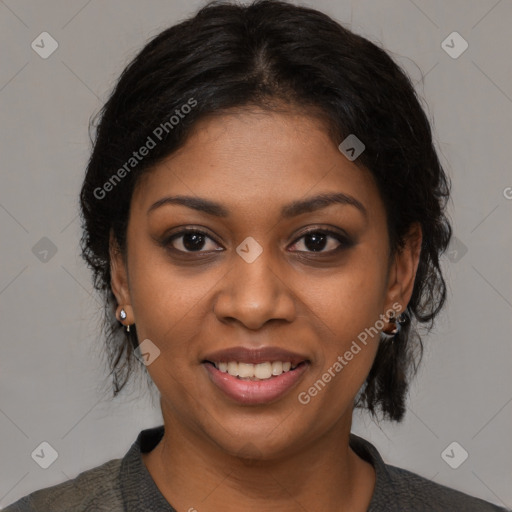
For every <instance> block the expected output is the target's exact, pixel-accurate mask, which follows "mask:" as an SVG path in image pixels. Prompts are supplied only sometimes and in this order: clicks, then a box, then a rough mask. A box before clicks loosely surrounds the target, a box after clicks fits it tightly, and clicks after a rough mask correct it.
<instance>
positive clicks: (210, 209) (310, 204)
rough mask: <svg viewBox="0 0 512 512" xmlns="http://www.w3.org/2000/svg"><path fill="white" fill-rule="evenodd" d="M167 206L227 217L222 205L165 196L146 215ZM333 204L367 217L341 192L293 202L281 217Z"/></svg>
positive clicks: (207, 200) (194, 199)
mask: <svg viewBox="0 0 512 512" xmlns="http://www.w3.org/2000/svg"><path fill="white" fill-rule="evenodd" d="M167 204H177V205H182V206H186V207H187V208H191V209H193V210H197V211H200V212H204V213H206V214H208V215H212V216H214V217H229V210H228V209H227V208H226V207H224V206H223V205H222V204H220V203H217V202H215V201H211V200H210V199H204V198H200V197H193V196H166V197H163V198H162V199H159V200H158V201H156V202H155V203H153V204H152V205H151V206H150V207H149V209H148V212H147V213H148V215H149V213H151V212H152V211H154V210H156V209H157V208H160V207H161V206H164V205H167ZM333 204H341V205H348V206H353V207H355V208H357V209H358V210H359V211H360V212H361V213H362V214H363V215H364V216H365V217H368V211H367V210H366V208H365V207H364V205H363V204H362V203H361V202H360V201H358V200H357V199H356V198H355V197H352V196H350V195H347V194H343V193H341V192H337V193H330V194H327V193H325V194H319V195H316V196H313V197H309V198H307V199H302V200H297V201H293V202H291V203H289V204H287V205H285V206H283V207H282V208H281V216H282V217H284V218H290V217H296V216H298V215H301V214H303V213H310V212H314V211H316V210H321V209H323V208H327V207H328V206H331V205H333Z"/></svg>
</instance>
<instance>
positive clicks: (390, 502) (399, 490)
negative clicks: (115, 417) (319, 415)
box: [3, 425, 507, 512]
mask: <svg viewBox="0 0 512 512" xmlns="http://www.w3.org/2000/svg"><path fill="white" fill-rule="evenodd" d="M163 433H164V427H163V425H162V426H159V427H154V428H150V429H146V430H142V431H141V432H140V433H139V435H138V437H137V440H136V441H135V442H134V443H133V444H132V446H131V448H130V449H129V450H128V452H127V453H126V455H125V456H124V457H123V458H122V459H113V460H110V461H109V462H106V463H104V464H102V465H101V466H97V467H95V468H92V469H89V470H87V471H84V472H82V473H80V474H79V475H78V476H77V477H76V478H74V479H72V480H68V481H67V482H63V483H61V484H57V485H54V486H52V487H47V488H45V489H40V490H38V491H35V492H33V493H31V494H29V495H27V496H25V497H24V498H21V499H20V500H18V501H16V502H15V503H13V504H11V505H9V506H8V507H7V508H5V509H4V510H3V512H176V510H175V509H174V508H173V507H172V506H171V505H170V504H169V503H168V502H167V501H166V499H165V498H164V497H163V495H162V494H161V492H160V491H159V490H158V487H157V486H156V484H155V482H154V481H153V479H152V478H151V475H150V474H149V472H148V470H147V468H146V466H145V465H144V462H143V461H142V457H141V452H149V451H151V450H152V449H153V448H154V447H155V446H156V445H157V444H158V442H159V441H160V439H161V438H162V436H163ZM350 446H351V447H352V449H353V450H354V451H355V452H356V453H357V454H358V455H359V456H360V457H362V458H363V459H365V460H367V461H368V462H370V463H371V464H372V465H373V467H374V468H375V472H376V483H375V490H374V493H373V497H372V501H371V503H370V507H369V509H368V512H381V511H386V512H393V511H399V512H404V511H414V512H422V511H425V512H426V511H429V512H441V511H443V512H444V511H450V512H454V511H456V512H459V511H460V512H472V511H475V512H476V511H478V512H487V511H488V512H492V511H494V512H499V511H501V512H507V509H504V508H501V507H498V506H496V505H493V504H491V503H488V502H486V501H483V500H480V499H478V498H474V497H471V496H469V495H467V494H464V493H462V492H459V491H456V490H454V489H450V488H449V487H445V486H443V485H440V484H437V483H434V482H432V481H430V480H428V479H426V478H423V477H421V476H419V475H416V474H414V473H411V472H410V471H407V470H404V469H400V468H397V467H394V466H390V465H388V464H385V463H384V461H383V460H382V457H381V456H380V454H379V452H378V451H377V449H376V448H375V447H374V446H373V445H372V444H371V443H369V442H368V441H366V440H364V439H362V438H360V437H358V436H356V435H354V434H350ZM312 512H313V511H312Z"/></svg>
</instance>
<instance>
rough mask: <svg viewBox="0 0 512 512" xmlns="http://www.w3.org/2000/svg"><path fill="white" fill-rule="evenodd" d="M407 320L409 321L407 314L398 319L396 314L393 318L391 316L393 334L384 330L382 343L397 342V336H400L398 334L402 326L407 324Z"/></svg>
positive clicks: (402, 314)
mask: <svg viewBox="0 0 512 512" xmlns="http://www.w3.org/2000/svg"><path fill="white" fill-rule="evenodd" d="M407 320H408V317H407V315H406V314H405V312H403V313H401V314H400V316H399V317H398V318H396V317H395V314H394V313H393V316H391V317H390V318H389V322H390V323H391V324H392V325H393V329H392V330H391V332H387V331H384V330H383V331H381V337H382V341H384V342H393V341H394V340H395V338H396V336H397V335H398V333H399V332H400V330H401V328H402V324H404V323H405V322H407Z"/></svg>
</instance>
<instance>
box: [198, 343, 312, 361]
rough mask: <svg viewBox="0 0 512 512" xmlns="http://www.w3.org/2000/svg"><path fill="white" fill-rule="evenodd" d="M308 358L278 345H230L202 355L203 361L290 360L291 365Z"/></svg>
mask: <svg viewBox="0 0 512 512" xmlns="http://www.w3.org/2000/svg"><path fill="white" fill-rule="evenodd" d="M307 360H308V358H307V357H306V356H304V355H301V354H297V353H295V352H290V351H289V350H285V349H283V348H279V347H261V348H246V347H232V348H225V349H223V350H217V351H216V352H211V353H209V354H207V355H206V356H205V357H204V360H203V362H204V361H209V362H211V363H219V362H229V361H237V362H239V363H247V364H258V363H265V362H267V361H269V362H274V361H283V362H286V361H290V362H291V363H292V365H298V364H299V363H302V362H303V361H307Z"/></svg>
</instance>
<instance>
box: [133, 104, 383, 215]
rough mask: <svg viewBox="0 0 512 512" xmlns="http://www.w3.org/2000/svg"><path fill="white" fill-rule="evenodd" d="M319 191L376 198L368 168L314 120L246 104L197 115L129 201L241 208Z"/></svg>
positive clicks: (372, 201) (271, 205)
mask: <svg viewBox="0 0 512 512" xmlns="http://www.w3.org/2000/svg"><path fill="white" fill-rule="evenodd" d="M326 192H341V193H344V194H347V195H350V196H352V197H355V198H356V199H357V200H359V201H360V202H361V203H363V204H365V205H366V206H367V207H368V209H371V208H372V207H373V206H374V205H375V203H376V202H378V200H379V198H378V190H377V188H376V186H375V183H374V181H373V178H372V176H371V174H370V172H369V171H368V170H366V169H364V168H362V167H358V166H357V165H356V164H355V163H354V162H350V161H349V160H348V159H347V158H346V157H345V156H344V155H343V154H342V153H341V152H340V151H339V149H338V147H337V144H335V142H334V141H332V140H331V139H330V137H329V134H328V131H327V127H326V126H325V124H324V123H322V122H321V120H319V119H318V118H315V117H311V116H307V115H305V114H299V113H293V112H279V113H276V112H268V111H262V110H258V109H254V108H253V109H250V110H249V109H246V110H244V109H242V110H240V109H239V110H237V111H234V112H229V113H225V114H222V115H215V116H209V117H206V118H204V119H202V120H200V121H198V122H197V123H196V125H195V127H194V130H193V132H192V133H191V134H190V136H189V137H188V139H187V141H186V143H185V144H184V146H182V147H181V148H180V149H179V150H178V151H176V152H175V153H173V154H172V155H170V156H169V157H168V158H167V159H165V160H164V161H162V162H161V163H160V164H159V165H158V166H156V167H155V168H154V169H153V170H151V171H150V172H148V173H147V174H146V175H145V176H144V177H143V179H142V180H141V181H140V183H139V185H138V187H137V189H136V191H135V192H134V198H133V200H134V202H135V203H136V204H137V205H138V206H139V207H140V208H145V210H147V209H148V208H150V206H151V205H152V204H153V203H154V202H155V201H157V200H159V199H161V198H162V197H164V196H165V195H166V194H173V195H187V196H192V195H195V196H198V197H203V198H210V199H212V200H215V201H220V202H222V203H223V204H225V205H226V206H227V208H228V209H229V207H230V206H231V207H232V208H233V211H235V210H236V211H237V212H238V213H240V214H242V211H243V209H244V208H246V209H251V210H252V211H256V210H261V209H265V210H269V209H274V207H275V206H281V205H283V204H285V203H289V202H291V201H294V200H297V199H299V198H304V197H308V196H312V195H316V194H318V193H326Z"/></svg>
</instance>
